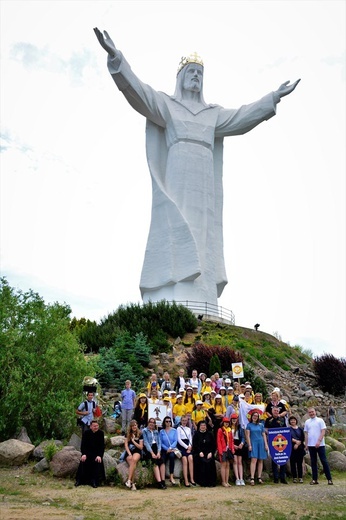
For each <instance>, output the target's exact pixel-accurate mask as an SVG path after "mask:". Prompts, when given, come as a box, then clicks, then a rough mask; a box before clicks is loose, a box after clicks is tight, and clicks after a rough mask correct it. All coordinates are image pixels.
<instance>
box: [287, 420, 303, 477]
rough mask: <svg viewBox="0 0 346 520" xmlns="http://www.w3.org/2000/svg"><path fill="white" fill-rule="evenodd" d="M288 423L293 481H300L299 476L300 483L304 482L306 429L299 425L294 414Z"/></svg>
mask: <svg viewBox="0 0 346 520" xmlns="http://www.w3.org/2000/svg"><path fill="white" fill-rule="evenodd" d="M288 423H289V425H290V430H291V442H292V451H291V456H290V464H291V473H292V477H293V482H294V483H296V482H298V480H297V477H298V479H299V483H300V484H303V459H304V455H305V445H304V430H303V428H301V427H300V426H298V421H297V418H296V417H295V416H294V415H291V417H290V418H289V419H288Z"/></svg>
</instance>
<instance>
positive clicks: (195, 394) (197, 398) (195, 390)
mask: <svg viewBox="0 0 346 520" xmlns="http://www.w3.org/2000/svg"><path fill="white" fill-rule="evenodd" d="M192 397H193V398H194V400H195V402H196V401H200V400H201V396H200V394H199V393H198V387H197V385H192Z"/></svg>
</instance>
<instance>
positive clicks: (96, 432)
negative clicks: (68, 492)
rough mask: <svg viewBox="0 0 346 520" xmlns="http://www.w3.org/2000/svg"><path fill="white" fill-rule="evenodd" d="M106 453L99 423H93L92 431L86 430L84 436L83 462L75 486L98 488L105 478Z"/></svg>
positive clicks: (82, 445)
mask: <svg viewBox="0 0 346 520" xmlns="http://www.w3.org/2000/svg"><path fill="white" fill-rule="evenodd" d="M104 451H105V438H104V433H103V431H102V430H100V429H99V423H98V422H97V421H92V422H91V424H90V430H86V431H85V432H84V433H83V436H82V444H81V452H82V456H81V461H80V464H79V467H78V471H77V476H76V483H75V486H76V487H77V486H80V485H83V484H90V485H91V486H92V487H94V488H97V487H98V485H99V482H100V481H101V480H104V478H105V470H104V467H103V461H102V459H103V454H104Z"/></svg>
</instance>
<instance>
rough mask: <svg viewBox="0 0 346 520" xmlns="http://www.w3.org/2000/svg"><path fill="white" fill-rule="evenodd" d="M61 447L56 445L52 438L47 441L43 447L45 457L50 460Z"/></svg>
mask: <svg viewBox="0 0 346 520" xmlns="http://www.w3.org/2000/svg"><path fill="white" fill-rule="evenodd" d="M61 449H62V446H57V445H56V444H55V442H54V441H53V440H52V441H51V442H49V443H48V444H47V445H46V446H45V447H44V449H43V453H44V457H45V459H46V460H47V461H48V462H50V461H51V460H52V458H53V457H54V455H55V454H56V453H58V451H60V450H61Z"/></svg>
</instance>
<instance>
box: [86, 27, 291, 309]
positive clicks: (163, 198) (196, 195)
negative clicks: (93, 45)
mask: <svg viewBox="0 0 346 520" xmlns="http://www.w3.org/2000/svg"><path fill="white" fill-rule="evenodd" d="M94 31H95V34H96V36H97V38H98V40H99V42H100V44H101V45H102V47H103V48H104V49H105V50H106V51H107V53H108V69H109V72H110V74H111V76H112V78H113V80H114V81H115V83H116V85H117V87H118V89H119V90H120V91H121V92H122V94H123V95H124V96H125V98H126V99H127V101H128V102H129V103H130V105H131V106H132V107H133V108H134V109H135V110H136V111H137V112H139V113H140V114H142V115H143V116H144V117H145V118H146V122H147V124H146V151H147V160H148V166H149V170H150V174H151V179H152V212H151V224H150V230H149V236H148V242H147V247H146V251H145V258H144V264H143V269H142V275H141V280H140V290H141V295H142V299H143V301H144V302H148V301H149V300H150V301H153V302H155V301H160V300H163V299H166V300H168V301H173V300H174V301H182V300H183V301H187V300H188V301H197V302H208V303H210V304H213V305H217V298H219V297H220V296H221V293H222V291H223V289H224V287H225V285H226V284H227V277H226V270H225V262H224V255H223V232H222V206H223V188H222V155H223V138H224V137H226V136H232V135H240V134H244V133H246V132H248V131H250V130H252V129H253V128H254V127H255V126H257V125H258V124H259V123H262V122H263V121H266V120H267V119H270V118H271V117H272V116H274V115H275V113H276V105H277V103H279V102H280V99H281V98H282V97H283V96H286V95H287V94H290V93H291V92H292V91H293V90H294V89H295V88H296V86H297V84H298V83H299V81H300V80H297V81H295V82H294V83H292V84H291V85H290V84H289V83H290V82H289V81H286V82H285V83H283V84H282V85H281V86H280V87H279V88H278V90H276V91H275V92H271V93H269V94H267V95H266V96H264V97H263V98H261V99H260V100H258V101H255V102H254V103H251V104H250V105H244V106H242V107H240V108H238V109H226V108H223V107H221V106H219V105H215V104H207V103H206V102H205V101H204V99H203V70H204V68H203V63H202V60H201V58H200V57H199V56H198V55H197V54H196V53H195V54H194V55H191V56H189V57H187V58H184V59H182V61H181V63H180V67H179V69H178V74H177V82H176V89H175V93H174V95H173V96H169V95H167V94H165V93H164V92H158V91H156V90H154V89H153V88H152V87H150V86H149V85H146V84H145V83H143V82H142V81H141V80H140V79H139V78H138V77H137V76H136V75H135V74H134V73H133V71H132V70H131V68H130V66H129V64H128V63H127V61H126V60H125V58H124V56H123V55H122V53H121V52H120V51H119V50H118V49H116V47H115V45H114V43H113V41H112V40H111V38H110V37H109V35H108V34H107V32H106V31H104V34H102V32H101V31H99V30H98V29H97V28H95V29H94Z"/></svg>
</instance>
